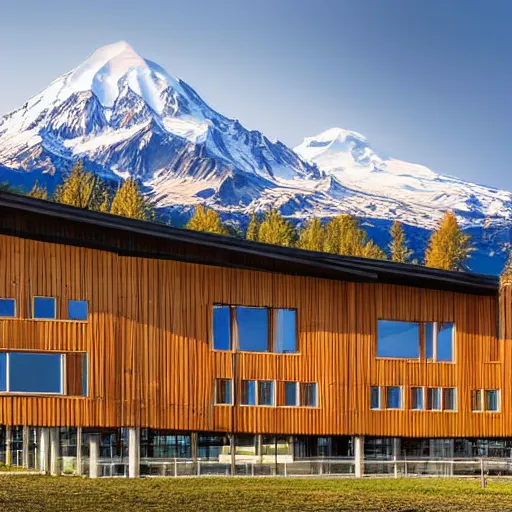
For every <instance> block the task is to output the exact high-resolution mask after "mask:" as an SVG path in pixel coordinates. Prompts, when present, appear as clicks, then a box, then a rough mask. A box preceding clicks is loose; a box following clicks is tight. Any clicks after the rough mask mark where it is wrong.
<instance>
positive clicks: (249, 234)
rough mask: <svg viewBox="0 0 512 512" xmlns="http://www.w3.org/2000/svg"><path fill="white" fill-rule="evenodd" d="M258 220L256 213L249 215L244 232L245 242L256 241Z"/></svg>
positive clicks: (258, 228)
mask: <svg viewBox="0 0 512 512" xmlns="http://www.w3.org/2000/svg"><path fill="white" fill-rule="evenodd" d="M260 224H261V222H260V219H259V217H258V215H257V214H256V213H253V214H252V215H251V218H250V219H249V224H248V225H247V231H246V232H245V238H246V239H247V240H253V241H255V242H257V241H258V233H259V230H260Z"/></svg>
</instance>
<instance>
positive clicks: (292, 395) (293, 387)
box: [284, 382, 297, 406]
mask: <svg viewBox="0 0 512 512" xmlns="http://www.w3.org/2000/svg"><path fill="white" fill-rule="evenodd" d="M284 405H289V406H295V405H297V383H296V382H285V383H284Z"/></svg>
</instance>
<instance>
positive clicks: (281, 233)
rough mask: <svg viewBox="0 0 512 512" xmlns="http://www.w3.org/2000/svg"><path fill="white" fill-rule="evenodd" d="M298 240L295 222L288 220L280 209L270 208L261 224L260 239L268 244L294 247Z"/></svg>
mask: <svg viewBox="0 0 512 512" xmlns="http://www.w3.org/2000/svg"><path fill="white" fill-rule="evenodd" d="M296 240H297V232H296V231H295V228H294V226H293V224H292V223H291V222H289V221H287V220H286V219H285V218H284V217H283V216H282V215H281V213H280V212H279V211H278V210H274V209H272V210H270V211H269V212H268V213H266V214H265V217H264V219H263V221H262V223H261V224H260V227H259V230H258V241H259V242H264V243H267V244H274V245H283V246H285V247H292V246H293V245H294V244H295V241H296Z"/></svg>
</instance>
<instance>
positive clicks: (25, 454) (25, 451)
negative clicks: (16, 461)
mask: <svg viewBox="0 0 512 512" xmlns="http://www.w3.org/2000/svg"><path fill="white" fill-rule="evenodd" d="M22 441H23V444H22V451H21V465H22V466H23V467H24V468H28V462H29V448H30V446H29V443H30V429H29V428H28V426H27V425H23V434H22Z"/></svg>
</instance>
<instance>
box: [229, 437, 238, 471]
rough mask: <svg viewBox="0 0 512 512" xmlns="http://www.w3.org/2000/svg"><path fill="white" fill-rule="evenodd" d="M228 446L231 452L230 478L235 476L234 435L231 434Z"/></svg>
mask: <svg viewBox="0 0 512 512" xmlns="http://www.w3.org/2000/svg"><path fill="white" fill-rule="evenodd" d="M229 445H230V452H231V476H234V475H236V440H235V434H231V436H230V437H229Z"/></svg>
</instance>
